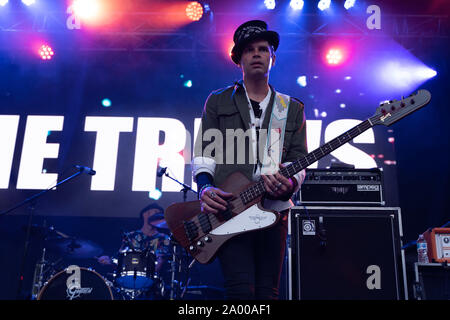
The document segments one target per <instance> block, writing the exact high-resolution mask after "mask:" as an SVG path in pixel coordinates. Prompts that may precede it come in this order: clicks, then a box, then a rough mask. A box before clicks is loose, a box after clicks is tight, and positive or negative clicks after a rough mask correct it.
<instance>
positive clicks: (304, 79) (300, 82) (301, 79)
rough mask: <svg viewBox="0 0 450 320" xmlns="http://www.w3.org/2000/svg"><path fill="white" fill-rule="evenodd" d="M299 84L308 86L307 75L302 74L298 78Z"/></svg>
mask: <svg viewBox="0 0 450 320" xmlns="http://www.w3.org/2000/svg"><path fill="white" fill-rule="evenodd" d="M297 84H298V85H299V86H300V87H306V85H307V83H306V76H300V77H298V78H297Z"/></svg>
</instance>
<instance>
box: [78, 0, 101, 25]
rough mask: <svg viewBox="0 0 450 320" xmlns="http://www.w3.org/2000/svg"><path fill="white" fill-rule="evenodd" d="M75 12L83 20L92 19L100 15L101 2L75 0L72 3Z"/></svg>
mask: <svg viewBox="0 0 450 320" xmlns="http://www.w3.org/2000/svg"><path fill="white" fill-rule="evenodd" d="M72 9H73V13H74V14H75V15H76V16H77V17H78V18H80V19H82V20H91V19H94V18H96V17H98V16H99V14H100V4H99V2H98V1H96V0H75V1H74V2H73V3H72Z"/></svg>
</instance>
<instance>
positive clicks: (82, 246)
mask: <svg viewBox="0 0 450 320" xmlns="http://www.w3.org/2000/svg"><path fill="white" fill-rule="evenodd" d="M49 249H53V250H55V251H56V252H58V253H59V254H62V255H65V256H67V257H69V258H77V259H88V258H93V257H96V256H99V255H100V254H101V253H102V252H103V249H102V248H101V247H100V246H99V245H98V244H96V243H94V242H92V241H90V240H83V239H76V238H65V239H61V238H60V239H52V240H49Z"/></svg>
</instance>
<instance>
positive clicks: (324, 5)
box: [317, 0, 331, 11]
mask: <svg viewBox="0 0 450 320" xmlns="http://www.w3.org/2000/svg"><path fill="white" fill-rule="evenodd" d="M330 5H331V0H320V1H319V3H318V4H317V8H319V9H320V11H323V10H325V9H328V8H329V7H330Z"/></svg>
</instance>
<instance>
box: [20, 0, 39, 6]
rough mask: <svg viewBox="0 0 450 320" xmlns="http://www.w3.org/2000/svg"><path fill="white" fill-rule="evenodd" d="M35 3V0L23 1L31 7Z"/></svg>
mask: <svg viewBox="0 0 450 320" xmlns="http://www.w3.org/2000/svg"><path fill="white" fill-rule="evenodd" d="M35 2H36V1H35V0H22V3H23V4H24V5H26V6H31V5H32V4H34V3H35Z"/></svg>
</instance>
